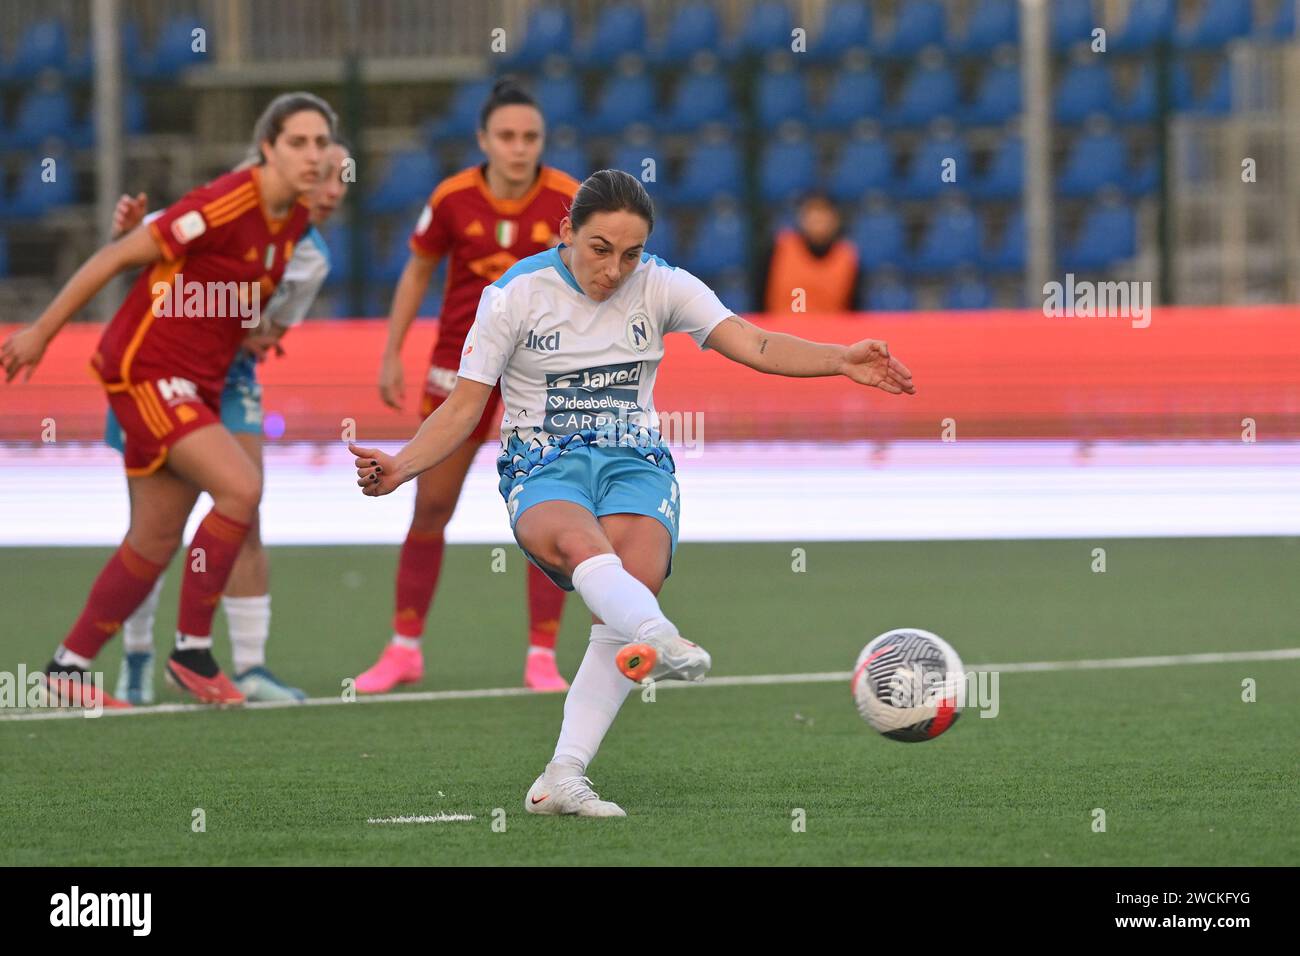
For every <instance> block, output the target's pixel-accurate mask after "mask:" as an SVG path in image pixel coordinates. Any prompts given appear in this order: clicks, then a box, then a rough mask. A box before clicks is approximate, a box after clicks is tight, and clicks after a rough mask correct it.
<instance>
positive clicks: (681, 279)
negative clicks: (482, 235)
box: [459, 246, 732, 445]
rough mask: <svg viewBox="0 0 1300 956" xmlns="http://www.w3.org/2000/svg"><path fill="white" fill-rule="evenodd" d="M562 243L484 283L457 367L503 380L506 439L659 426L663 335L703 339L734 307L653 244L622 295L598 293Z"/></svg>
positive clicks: (467, 374) (544, 439)
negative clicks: (568, 262)
mask: <svg viewBox="0 0 1300 956" xmlns="http://www.w3.org/2000/svg"><path fill="white" fill-rule="evenodd" d="M560 248H561V247H560V246H556V247H554V248H551V249H548V250H547V251H546V252H541V253H538V254H537V255H533V256H529V257H528V258H526V259H521V260H520V261H519V262H517V263H515V264H514V265H513V266H512V267H511V268H510V269H509V270H508V271H507V272H506V273H505V275H503V276H502V277H501V278H500V279H498V280H497V281H496V282H494V283H492V285H490V286H488V287H487V288H486V289H484V290H483V297H482V298H481V299H480V300H479V307H478V313H477V314H476V316H475V318H474V325H473V327H472V328H470V330H469V335H468V336H467V338H466V339H465V347H464V349H463V350H462V352H461V360H460V371H459V375H460V376H461V377H462V378H468V379H471V380H472V381H475V382H482V383H483V384H484V385H494V384H496V382H497V381H498V380H500V382H501V395H502V398H503V400H504V402H505V406H506V407H505V417H504V419H503V420H502V423H501V439H502V443H503V445H505V444H506V443H507V442H508V439H509V437H510V436H511V434H512V433H513V432H514V431H515V430H516V429H517V430H518V432H519V437H520V439H522V440H523V441H525V442H527V441H530V440H534V442H536V440H540V442H541V443H543V444H552V443H553V442H554V440H555V439H559V438H562V437H563V436H566V435H574V434H577V433H581V432H589V431H600V430H602V429H610V428H612V426H613V425H614V423H615V422H617V421H618V420H620V419H621V420H623V421H625V422H626V424H627V425H628V426H632V427H633V428H639V427H645V428H651V429H655V430H656V431H657V429H658V427H659V418H658V415H657V414H656V413H655V407H654V394H653V393H654V382H655V375H656V373H657V371H658V367H659V361H660V359H662V358H663V355H664V335H665V334H666V333H668V332H685V333H687V334H689V335H690V336H691V337H692V338H693V339H695V341H696V343H697V344H698V345H699V346H700V348H704V342H705V340H706V339H707V338H708V337H709V333H710V332H712V331H713V329H714V327H715V326H716V325H717V324H718V323H719V322H721V321H722V320H723V319H725V318H726V317H727V316H729V315H731V314H732V313H731V310H730V309H728V308H727V307H726V306H724V305H723V304H722V303H721V302H720V301H718V297H717V296H716V295H715V294H714V293H713V291H712V290H711V289H710V288H709V287H708V286H706V285H705V284H704V283H703V282H701V281H700V280H699V279H697V278H696V277H695V276H693V275H691V274H690V273H689V272H686V271H685V270H682V269H677V268H674V267H673V266H670V265H668V264H667V263H665V262H664V261H663V260H662V259H660V258H659V257H658V256H652V255H650V254H648V253H643V254H642V256H641V261H640V262H639V263H637V266H636V269H635V270H633V272H632V273H631V274H630V275H629V276H628V277H627V278H626V279H624V280H623V282H622V284H621V285H619V287H618V290H617V291H616V292H615V293H614V295H612V296H610V298H608V299H607V300H605V301H604V302H596V301H595V300H593V299H591V298H589V297H588V296H587V295H586V294H585V293H584V292H583V291H582V289H581V287H580V286H579V285H578V283H577V281H576V280H575V279H574V278H573V274H572V273H570V272H569V269H568V267H567V266H565V264H564V261H563V260H562V259H561V258H560Z"/></svg>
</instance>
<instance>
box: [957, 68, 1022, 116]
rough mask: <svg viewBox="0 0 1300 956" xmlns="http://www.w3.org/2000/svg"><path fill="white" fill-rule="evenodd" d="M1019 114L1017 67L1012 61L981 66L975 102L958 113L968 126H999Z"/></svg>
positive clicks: (1018, 74) (1018, 73)
mask: <svg viewBox="0 0 1300 956" xmlns="http://www.w3.org/2000/svg"><path fill="white" fill-rule="evenodd" d="M1019 112H1020V67H1019V66H1017V65H1016V64H1015V63H1014V62H1012V63H1002V64H994V65H992V66H988V67H985V69H984V72H983V74H982V75H981V76H980V83H979V88H978V89H977V90H976V92H975V99H974V101H973V102H972V103H970V104H969V105H967V106H966V107H965V108H964V109H963V110H962V111H961V116H962V120H963V122H965V123H966V124H968V125H970V126H1000V125H1002V124H1003V123H1005V122H1006V121H1007V120H1009V119H1011V117H1013V116H1015V115H1017V114H1018V113H1019Z"/></svg>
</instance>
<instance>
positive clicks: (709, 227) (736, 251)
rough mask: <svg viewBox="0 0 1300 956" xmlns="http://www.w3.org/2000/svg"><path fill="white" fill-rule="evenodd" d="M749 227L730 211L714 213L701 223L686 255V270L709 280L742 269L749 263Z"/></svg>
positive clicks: (701, 220)
mask: <svg viewBox="0 0 1300 956" xmlns="http://www.w3.org/2000/svg"><path fill="white" fill-rule="evenodd" d="M748 242H749V223H748V222H747V221H746V220H745V219H744V218H743V217H742V216H741V215H740V214H739V213H737V212H735V211H733V210H730V209H714V210H711V211H710V212H709V213H708V214H707V215H705V216H703V217H702V218H701V219H700V223H699V225H698V226H697V228H696V230H695V239H694V241H693V242H692V243H691V246H690V250H689V252H688V253H687V263H686V268H687V269H688V270H689V271H690V272H692V273H694V274H695V275H697V276H702V277H708V276H715V275H718V274H719V273H722V272H726V271H727V270H728V269H743V268H744V267H745V264H746V261H747V259H748Z"/></svg>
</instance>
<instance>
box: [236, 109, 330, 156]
mask: <svg viewBox="0 0 1300 956" xmlns="http://www.w3.org/2000/svg"><path fill="white" fill-rule="evenodd" d="M303 110H312V111H314V112H317V113H319V114H320V115H321V116H322V117H324V118H325V125H326V126H328V127H329V131H330V139H334V138H335V133H336V130H337V128H338V125H339V118H338V116H337V115H335V113H334V110H333V108H332V107H331V106H330V105H329V104H328V103H326V102H325V101H324V100H323V99H321V98H320V97H319V96H317V95H316V94H315V93H306V92H297V93H282V94H280V95H279V96H277V97H276V98H275V99H273V100H271V102H270V103H269V104H268V105H267V107H266V109H265V110H263V111H262V115H261V116H259V117H258V118H257V123H256V124H255V125H254V126H253V143H252V146H251V147H250V148H249V151H248V159H246V160H245V162H244V164H241V165H257V166H260V165H262V164H263V163H264V162H266V159H265V157H264V156H263V155H262V144H263V143H271V144H274V143H275V141H276V139H278V138H279V136H280V134H281V133H282V132H283V131H284V124H285V122H286V121H288V119H289V117H290V116H293V115H294V114H295V113H301V112H303Z"/></svg>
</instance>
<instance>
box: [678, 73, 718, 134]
mask: <svg viewBox="0 0 1300 956" xmlns="http://www.w3.org/2000/svg"><path fill="white" fill-rule="evenodd" d="M733 115H734V111H733V109H732V103H731V88H730V87H729V86H728V85H727V78H726V77H725V76H724V75H723V74H721V73H719V72H717V71H716V70H713V69H708V68H706V69H699V70H693V71H691V72H690V73H687V74H686V76H685V77H683V78H682V79H681V80H679V81H678V83H677V89H676V90H675V91H674V94H673V99H672V103H671V105H670V106H669V107H668V111H667V112H666V113H665V114H664V116H663V119H662V126H663V127H664V128H665V129H666V130H667V131H668V132H673V133H689V132H692V131H693V130H696V129H698V128H699V127H701V126H703V125H704V124H705V123H713V122H723V121H726V120H728V119H730V118H731V117H732V116H733Z"/></svg>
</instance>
